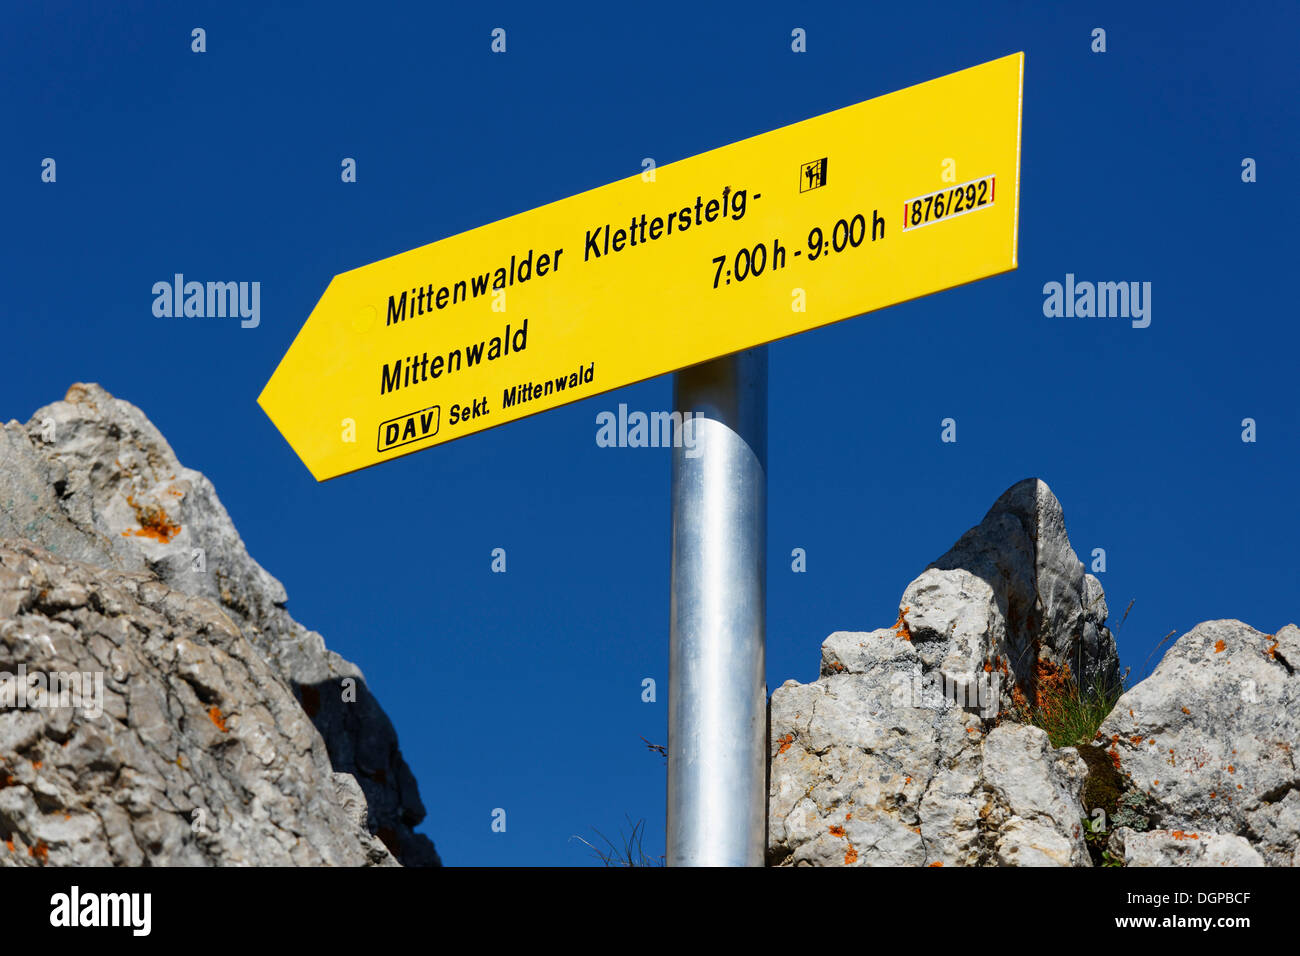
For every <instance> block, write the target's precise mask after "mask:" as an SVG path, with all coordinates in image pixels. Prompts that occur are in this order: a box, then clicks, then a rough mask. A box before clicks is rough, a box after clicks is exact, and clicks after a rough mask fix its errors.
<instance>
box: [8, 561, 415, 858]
mask: <svg viewBox="0 0 1300 956" xmlns="http://www.w3.org/2000/svg"><path fill="white" fill-rule="evenodd" d="M106 596H109V597H111V602H109V601H106V600H104V598H105V597H106ZM108 603H111V604H112V606H113V607H114V608H115V613H113V614H106V613H104V610H103V608H104V607H105V606H106V605H107V604H108ZM0 606H3V608H4V614H3V615H0V675H3V677H0V704H3V713H2V714H0V865H9V866H15V865H16V866H38V865H45V864H49V865H56V866H109V865H118V866H122V865H127V866H141V865H154V866H158V865H263V866H285V865H296V866H304V865H330V866H360V865H366V864H379V865H396V861H395V860H394V859H393V858H392V856H391V855H389V854H388V853H387V851H386V850H384V849H383V847H382V844H380V845H379V846H376V845H375V844H377V843H378V841H377V840H375V839H374V838H373V837H372V836H371V835H370V834H369V833H368V832H367V831H366V828H365V826H364V824H365V823H366V816H367V812H366V806H365V799H364V796H363V795H362V794H361V790H360V788H359V787H357V786H356V784H355V782H353V783H352V784H351V788H350V790H349V792H348V795H349V801H350V802H345V801H343V800H340V799H339V791H340V790H345V789H348V788H345V787H339V778H341V777H345V776H346V775H344V774H335V773H334V772H333V770H332V769H331V767H330V763H329V757H328V754H327V753H326V748H325V742H324V740H323V739H322V738H321V736H320V734H319V733H318V732H317V731H316V729H315V728H314V727H313V726H312V724H311V721H310V720H308V718H307V715H306V714H305V713H304V712H303V710H302V707H301V706H300V705H299V703H298V701H297V700H296V699H295V698H294V696H293V693H292V691H291V690H290V688H289V686H288V684H287V683H286V682H285V681H284V680H283V679H282V678H281V677H280V676H279V675H278V674H277V673H275V671H274V670H273V669H272V668H271V667H270V666H269V665H268V664H267V663H266V661H265V660H263V658H262V656H261V654H259V653H258V652H257V650H256V649H254V648H253V646H252V645H251V644H250V643H249V642H248V641H247V640H246V639H245V637H244V636H243V634H242V633H241V632H240V630H239V629H238V628H237V627H235V625H234V624H233V623H232V622H231V620H230V618H229V617H228V616H227V614H226V613H225V612H224V611H223V610H222V609H221V608H220V607H219V606H218V605H217V604H216V603H214V602H212V601H210V600H208V599H206V598H201V597H195V596H192V595H188V594H184V593H181V592H179V591H176V590H173V589H172V588H169V587H166V586H164V585H161V584H159V583H158V581H157V579H156V578H155V577H154V576H153V575H152V574H151V573H150V572H148V571H127V570H121V569H116V568H101V567H96V566H94V565H90V564H83V563H80V562H74V561H70V560H68V559H66V558H63V557H60V556H57V555H54V554H52V553H51V552H49V551H46V550H44V549H42V548H38V547H36V546H34V545H32V544H30V543H29V542H23V541H18V540H15V539H4V540H0ZM55 675H59V676H58V677H57V684H56V677H55ZM68 675H77V680H76V681H72V680H71V679H70V677H69V676H68ZM22 678H27V679H28V680H27V682H26V683H28V684H31V679H33V678H35V679H37V680H39V684H31V686H30V687H28V686H25V687H24V688H23V690H22V691H19V689H18V683H19V681H20V679H22ZM38 689H41V690H48V691H49V693H48V695H46V694H38V693H36V691H37V690H38ZM348 779H351V778H350V777H349V778H348ZM336 787H338V789H336Z"/></svg>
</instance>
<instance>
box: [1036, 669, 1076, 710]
mask: <svg viewBox="0 0 1300 956" xmlns="http://www.w3.org/2000/svg"><path fill="white" fill-rule="evenodd" d="M1069 697H1070V665H1069V664H1059V665H1058V664H1053V663H1052V662H1051V661H1039V662H1038V665H1037V667H1035V669H1034V703H1035V704H1036V705H1037V709H1038V711H1039V712H1040V713H1042V714H1043V716H1044V717H1046V718H1048V719H1049V720H1053V719H1056V718H1058V717H1060V715H1061V713H1062V711H1063V710H1064V708H1065V702H1066V700H1067V699H1068V698H1069Z"/></svg>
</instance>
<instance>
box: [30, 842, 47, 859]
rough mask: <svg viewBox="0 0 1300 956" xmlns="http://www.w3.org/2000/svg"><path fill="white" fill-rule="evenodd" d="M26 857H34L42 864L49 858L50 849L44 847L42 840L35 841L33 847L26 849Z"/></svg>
mask: <svg viewBox="0 0 1300 956" xmlns="http://www.w3.org/2000/svg"><path fill="white" fill-rule="evenodd" d="M27 855H28V856H34V857H36V859H38V860H40V861H41V862H42V863H44V862H46V861H47V860H49V858H50V848H49V847H48V846H46V845H45V841H44V840H37V841H36V845H35V846H29V847H28V848H27Z"/></svg>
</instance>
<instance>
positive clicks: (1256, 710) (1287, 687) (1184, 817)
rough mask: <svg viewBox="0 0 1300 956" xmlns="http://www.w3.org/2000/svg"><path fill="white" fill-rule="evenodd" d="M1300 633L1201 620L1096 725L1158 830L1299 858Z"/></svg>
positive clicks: (1279, 858) (1273, 857)
mask: <svg viewBox="0 0 1300 956" xmlns="http://www.w3.org/2000/svg"><path fill="white" fill-rule="evenodd" d="M1297 664H1300V628H1297V627H1296V626H1295V625H1288V626H1287V627H1284V628H1282V629H1281V630H1279V631H1278V632H1277V634H1276V635H1269V634H1263V633H1261V632H1259V631H1257V630H1255V629H1254V628H1252V627H1250V626H1249V625H1246V624H1243V623H1242V622H1240V621H1232V620H1223V621H1206V622H1205V623H1203V624H1199V625H1197V626H1196V627H1194V628H1193V629H1192V630H1190V631H1188V632H1187V633H1186V634H1184V635H1183V636H1182V637H1180V638H1179V639H1178V640H1177V641H1175V642H1174V644H1173V645H1172V646H1171V647H1170V648H1169V650H1168V651H1167V652H1166V654H1165V656H1164V659H1163V660H1161V661H1160V664H1159V665H1158V666H1157V667H1156V669H1155V671H1154V672H1153V673H1152V674H1151V676H1150V677H1148V678H1147V679H1146V680H1144V681H1142V682H1141V683H1139V684H1137V685H1136V686H1135V687H1133V688H1132V689H1130V690H1129V691H1128V692H1127V693H1125V694H1124V696H1123V697H1121V698H1120V700H1119V703H1118V704H1116V705H1115V709H1114V710H1113V711H1112V712H1111V715H1110V716H1109V717H1107V718H1106V721H1105V722H1104V723H1103V724H1102V727H1101V734H1102V736H1103V740H1102V744H1103V746H1107V747H1109V748H1110V750H1111V752H1112V753H1114V754H1115V755H1117V756H1118V759H1119V765H1120V768H1121V769H1122V770H1123V771H1125V772H1126V773H1128V774H1129V776H1130V777H1131V778H1132V780H1133V783H1134V784H1135V785H1136V786H1137V787H1139V788H1140V789H1141V790H1142V791H1143V792H1144V793H1146V795H1147V797H1148V800H1149V802H1150V806H1151V808H1152V810H1153V812H1154V816H1155V818H1156V820H1155V822H1156V823H1157V824H1158V825H1159V826H1160V827H1162V828H1165V829H1178V830H1182V831H1187V832H1191V831H1202V830H1207V831H1211V832H1215V833H1220V834H1224V835H1229V836H1231V835H1235V836H1239V837H1243V838H1245V839H1246V840H1248V841H1249V842H1250V844H1251V845H1253V846H1254V847H1255V849H1256V850H1257V851H1258V852H1259V853H1260V854H1261V855H1262V856H1263V858H1264V860H1265V861H1266V862H1267V863H1269V864H1270V865H1272V866H1294V865H1296V864H1297V863H1300V763H1298V762H1297V757H1296V748H1297V747H1300V674H1297V673H1296V666H1297Z"/></svg>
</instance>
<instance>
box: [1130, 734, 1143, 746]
mask: <svg viewBox="0 0 1300 956" xmlns="http://www.w3.org/2000/svg"><path fill="white" fill-rule="evenodd" d="M1128 742H1129V743H1131V744H1132V745H1133V746H1134V747H1136V746H1137V745H1138V744H1140V743H1142V735H1141V734H1138V735H1137V736H1136V737H1130V738H1129V739H1128Z"/></svg>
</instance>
